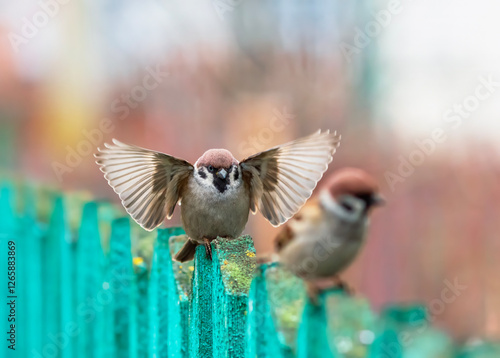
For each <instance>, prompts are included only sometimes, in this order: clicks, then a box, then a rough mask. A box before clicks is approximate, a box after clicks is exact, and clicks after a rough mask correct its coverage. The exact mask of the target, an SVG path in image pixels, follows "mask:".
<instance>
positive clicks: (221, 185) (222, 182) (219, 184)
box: [212, 174, 228, 193]
mask: <svg viewBox="0 0 500 358" xmlns="http://www.w3.org/2000/svg"><path fill="white" fill-rule="evenodd" d="M212 175H213V178H214V186H215V187H216V188H217V190H218V191H220V192H221V193H223V192H225V191H226V189H227V184H228V182H227V178H226V179H221V178H219V177H218V176H216V175H214V174H212Z"/></svg>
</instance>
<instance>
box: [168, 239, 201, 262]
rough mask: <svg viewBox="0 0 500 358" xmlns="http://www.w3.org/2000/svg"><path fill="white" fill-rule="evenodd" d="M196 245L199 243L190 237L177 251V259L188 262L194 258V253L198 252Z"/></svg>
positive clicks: (175, 257)
mask: <svg viewBox="0 0 500 358" xmlns="http://www.w3.org/2000/svg"><path fill="white" fill-rule="evenodd" d="M196 246H198V244H197V243H196V242H194V241H192V240H191V239H188V240H187V241H186V242H185V244H184V246H182V248H181V249H180V250H179V252H177V253H176V254H175V256H174V260H175V261H179V262H186V261H190V260H193V259H194V254H195V253H196Z"/></svg>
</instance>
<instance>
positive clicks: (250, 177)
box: [95, 131, 340, 262]
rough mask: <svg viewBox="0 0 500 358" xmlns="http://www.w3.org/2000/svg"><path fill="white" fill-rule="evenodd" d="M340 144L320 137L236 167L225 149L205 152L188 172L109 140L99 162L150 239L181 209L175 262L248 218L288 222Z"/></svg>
mask: <svg viewBox="0 0 500 358" xmlns="http://www.w3.org/2000/svg"><path fill="white" fill-rule="evenodd" d="M339 142H340V136H337V135H336V133H334V134H330V132H329V131H326V132H321V131H318V132H316V133H314V134H312V135H310V136H308V137H304V138H301V139H297V140H295V141H292V142H289V143H287V144H283V145H281V146H277V147H274V148H271V149H269V150H266V151H264V152H261V153H258V154H255V155H252V156H251V157H248V158H247V159H245V160H243V161H242V162H238V161H237V160H236V159H235V158H234V157H233V155H232V154H231V153H230V152H229V151H227V150H225V149H210V150H208V151H206V152H205V153H204V154H203V155H202V156H201V157H200V158H199V159H198V160H197V161H196V163H195V164H194V166H193V165H191V164H190V163H188V162H187V161H185V160H182V159H177V158H174V157H172V156H170V155H167V154H163V153H158V152H154V151H151V150H147V149H143V148H139V147H136V146H131V145H127V144H123V143H120V142H118V141H117V140H113V143H114V144H112V145H108V144H105V146H106V148H105V149H99V153H98V154H96V155H95V156H96V158H97V159H98V160H97V164H98V165H99V166H100V167H101V170H102V171H103V172H104V177H105V178H106V179H107V180H108V183H109V185H110V186H111V187H112V188H113V189H114V190H115V192H116V193H117V194H118V195H119V196H120V199H121V200H122V204H123V206H124V207H125V209H126V210H127V212H128V213H129V214H130V215H131V216H132V218H133V219H134V220H135V221H136V222H137V223H138V224H139V225H141V226H142V227H143V228H144V229H146V230H148V231H150V230H153V229H154V228H156V227H158V226H160V225H161V224H162V222H163V221H164V219H165V217H166V218H168V219H170V218H171V217H172V214H173V212H174V209H175V205H176V204H177V203H178V202H179V204H181V200H182V205H181V217H182V223H183V226H184V230H185V231H186V233H187V235H188V236H189V238H190V239H189V240H188V241H187V242H186V244H185V245H184V247H183V248H182V249H181V250H180V251H179V252H178V253H177V254H176V256H175V257H174V259H176V260H177V261H181V262H184V261H187V260H191V259H193V257H194V253H195V249H196V246H197V245H199V244H204V245H205V248H206V250H207V255H209V256H211V252H210V241H211V240H213V239H215V238H217V236H219V237H226V238H236V237H238V236H239V235H240V234H241V233H242V232H243V229H244V228H245V225H246V223H247V220H248V214H249V211H252V213H254V214H255V212H256V211H257V209H259V211H260V212H261V213H262V215H264V217H265V218H266V219H267V220H268V221H269V222H270V223H271V224H272V225H273V226H279V225H281V224H283V223H284V222H286V221H287V220H288V219H289V218H291V217H292V216H293V215H294V214H295V213H296V212H297V211H298V210H299V209H300V208H301V206H302V205H303V204H304V203H305V201H306V200H307V199H308V198H309V197H310V196H311V194H312V191H313V190H314V188H315V187H316V184H317V182H318V181H319V180H320V179H321V177H322V176H323V173H324V172H325V171H326V169H327V168H328V164H329V163H330V162H331V161H332V156H333V154H334V153H335V150H336V148H337V147H338V145H339Z"/></svg>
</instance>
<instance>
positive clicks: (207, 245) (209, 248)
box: [203, 238, 212, 261]
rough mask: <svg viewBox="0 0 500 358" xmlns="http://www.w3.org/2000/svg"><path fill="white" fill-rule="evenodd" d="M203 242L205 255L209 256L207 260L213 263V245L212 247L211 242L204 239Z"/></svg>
mask: <svg viewBox="0 0 500 358" xmlns="http://www.w3.org/2000/svg"><path fill="white" fill-rule="evenodd" d="M203 242H204V245H205V253H206V254H207V259H209V260H210V261H212V245H210V240H209V239H207V238H203Z"/></svg>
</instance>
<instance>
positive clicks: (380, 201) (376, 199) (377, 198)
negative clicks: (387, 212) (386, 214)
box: [372, 194, 386, 206]
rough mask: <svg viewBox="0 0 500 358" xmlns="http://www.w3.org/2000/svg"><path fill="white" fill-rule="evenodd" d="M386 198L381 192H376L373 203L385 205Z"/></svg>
mask: <svg viewBox="0 0 500 358" xmlns="http://www.w3.org/2000/svg"><path fill="white" fill-rule="evenodd" d="M385 203H386V200H385V199H384V198H383V197H382V196H381V195H379V194H375V195H373V196H372V205H373V206H383V205H385Z"/></svg>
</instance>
